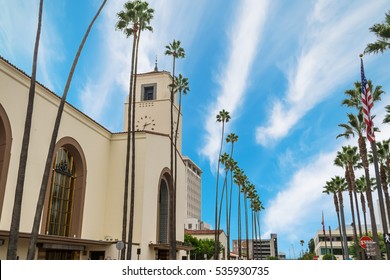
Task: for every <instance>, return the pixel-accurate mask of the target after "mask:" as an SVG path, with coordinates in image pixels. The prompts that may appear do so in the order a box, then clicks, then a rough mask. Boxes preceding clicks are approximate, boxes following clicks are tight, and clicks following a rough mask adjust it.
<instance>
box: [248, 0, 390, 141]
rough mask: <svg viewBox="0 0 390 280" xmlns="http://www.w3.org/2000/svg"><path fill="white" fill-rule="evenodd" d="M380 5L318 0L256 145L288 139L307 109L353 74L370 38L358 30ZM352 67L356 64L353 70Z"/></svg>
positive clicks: (366, 33) (260, 128)
mask: <svg viewBox="0 0 390 280" xmlns="http://www.w3.org/2000/svg"><path fill="white" fill-rule="evenodd" d="M329 5H332V9H329ZM383 6H384V2H382V1H378V2H375V3H371V2H370V3H368V2H362V3H361V4H360V5H355V3H353V4H352V3H351V4H349V3H346V2H342V1H341V2H340V3H339V2H335V1H330V0H324V1H317V3H316V5H315V6H314V8H313V11H312V13H311V15H310V17H308V19H307V28H306V30H303V39H302V47H301V50H300V53H299V54H297V59H296V66H295V67H294V68H292V69H291V70H290V71H289V72H288V74H287V76H288V88H287V90H286V92H285V95H284V97H283V99H276V100H274V101H273V104H272V105H271V106H270V108H271V109H270V111H269V114H268V115H269V118H268V120H267V123H266V124H265V125H262V126H259V127H258V128H257V130H256V139H257V142H258V143H259V144H261V145H263V146H267V145H269V144H270V143H275V142H277V141H278V140H280V139H282V138H284V137H286V136H287V135H288V133H289V132H290V130H291V129H292V128H294V126H295V125H296V124H297V123H298V122H299V120H300V119H301V118H302V117H303V116H304V115H305V114H306V113H307V112H308V111H310V110H311V109H312V108H313V107H314V106H316V105H317V104H318V103H320V102H321V101H322V100H324V99H325V98H327V97H328V96H329V95H331V94H333V93H334V91H335V89H336V88H337V86H339V85H340V84H342V83H343V82H345V81H346V80H347V79H350V78H351V77H352V76H355V75H354V73H355V72H357V71H359V70H358V69H359V68H358V63H359V61H358V55H359V53H361V52H362V51H363V50H364V47H365V45H366V44H367V42H368V40H367V38H368V37H369V36H370V35H369V32H368V31H367V32H362V30H368V27H369V26H370V24H371V22H372V18H373V15H377V14H380V11H381V10H383ZM351 66H355V67H356V71H355V72H354V71H351Z"/></svg>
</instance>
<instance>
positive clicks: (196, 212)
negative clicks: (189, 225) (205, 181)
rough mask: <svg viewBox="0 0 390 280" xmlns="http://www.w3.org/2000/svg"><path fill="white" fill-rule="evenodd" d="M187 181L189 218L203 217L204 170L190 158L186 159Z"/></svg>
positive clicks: (199, 218)
mask: <svg viewBox="0 0 390 280" xmlns="http://www.w3.org/2000/svg"><path fill="white" fill-rule="evenodd" d="M184 163H185V166H186V179H187V218H188V219H191V218H195V219H198V220H201V217H202V179H201V178H202V177H201V176H202V170H201V169H200V168H199V167H198V166H197V165H196V164H195V163H194V162H193V161H192V160H191V159H190V158H188V157H184Z"/></svg>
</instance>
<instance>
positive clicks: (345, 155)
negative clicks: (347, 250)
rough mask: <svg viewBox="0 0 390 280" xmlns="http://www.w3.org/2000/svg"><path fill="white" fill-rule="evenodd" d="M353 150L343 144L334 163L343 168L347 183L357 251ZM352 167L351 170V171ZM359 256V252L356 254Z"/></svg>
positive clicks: (354, 158)
mask: <svg viewBox="0 0 390 280" xmlns="http://www.w3.org/2000/svg"><path fill="white" fill-rule="evenodd" d="M354 152H355V151H353V149H352V147H351V146H343V147H342V151H341V152H340V151H339V152H337V156H336V158H335V160H334V165H336V166H339V167H342V168H344V169H345V180H346V181H347V185H348V193H349V201H350V206H351V216H352V228H353V236H354V240H355V246H356V248H355V249H356V252H358V250H359V248H358V246H357V244H358V236H357V232H356V222H355V210H354V201H353V191H354V184H355V175H354V172H353V165H354V164H355V162H354V161H355V160H356V157H354ZM351 169H352V171H351ZM358 255H359V256H361V255H360V254H358Z"/></svg>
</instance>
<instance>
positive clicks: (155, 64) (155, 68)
mask: <svg viewBox="0 0 390 280" xmlns="http://www.w3.org/2000/svg"><path fill="white" fill-rule="evenodd" d="M157 71H158V68H157V55H156V60H155V62H154V72H157Z"/></svg>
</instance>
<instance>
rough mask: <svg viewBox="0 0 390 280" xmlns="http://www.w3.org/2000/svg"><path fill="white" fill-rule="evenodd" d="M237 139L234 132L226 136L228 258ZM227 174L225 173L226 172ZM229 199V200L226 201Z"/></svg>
mask: <svg viewBox="0 0 390 280" xmlns="http://www.w3.org/2000/svg"><path fill="white" fill-rule="evenodd" d="M237 141H238V135H236V134H235V133H230V134H229V135H228V136H227V137H226V143H232V146H231V147H232V148H231V150H230V160H229V162H228V168H229V172H230V191H229V198H228V196H226V205H227V207H228V210H227V211H228V213H229V214H228V215H227V221H226V227H227V229H226V235H227V242H228V245H227V251H228V256H229V258H230V221H231V216H232V198H233V170H234V169H235V168H236V165H237V162H235V161H234V159H233V152H234V143H235V142H237ZM226 175H227V174H226ZM228 199H229V202H228Z"/></svg>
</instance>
